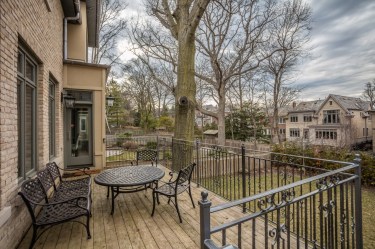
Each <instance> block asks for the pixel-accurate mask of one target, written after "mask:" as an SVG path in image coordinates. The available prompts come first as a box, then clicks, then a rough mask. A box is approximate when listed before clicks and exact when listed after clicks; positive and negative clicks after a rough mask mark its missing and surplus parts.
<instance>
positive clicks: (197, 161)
mask: <svg viewBox="0 0 375 249" xmlns="http://www.w3.org/2000/svg"><path fill="white" fill-rule="evenodd" d="M199 144H200V143H199V139H198V138H197V139H196V140H195V147H196V157H197V160H196V164H197V166H196V167H195V168H196V172H197V187H198V188H199V186H200V182H201V179H200V174H199V170H200V165H199Z"/></svg>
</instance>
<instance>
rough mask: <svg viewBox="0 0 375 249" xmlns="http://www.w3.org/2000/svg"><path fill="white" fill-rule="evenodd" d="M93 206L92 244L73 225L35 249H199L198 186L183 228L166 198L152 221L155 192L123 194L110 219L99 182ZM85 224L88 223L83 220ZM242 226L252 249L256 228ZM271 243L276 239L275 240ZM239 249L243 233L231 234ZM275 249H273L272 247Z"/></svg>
mask: <svg viewBox="0 0 375 249" xmlns="http://www.w3.org/2000/svg"><path fill="white" fill-rule="evenodd" d="M92 187H93V204H92V218H91V220H90V222H91V223H90V227H91V228H90V229H91V235H92V238H91V239H89V240H87V239H86V231H85V229H84V227H83V226H82V225H81V224H78V223H76V222H69V223H65V224H62V225H58V226H55V227H53V228H51V229H49V230H47V231H46V232H45V233H44V234H43V235H42V236H41V237H40V238H39V240H38V241H37V242H36V245H35V247H34V248H45V249H49V248H69V249H72V248H132V249H138V248H162V249H167V248H199V247H200V234H199V227H200V225H199V206H198V204H197V202H198V200H199V199H200V193H201V191H202V190H203V188H197V187H196V186H195V185H194V188H193V199H194V201H195V203H196V208H195V209H194V208H193V207H192V204H191V202H190V199H189V196H188V194H187V193H183V194H182V195H180V196H179V197H180V199H179V207H180V211H181V215H182V219H183V223H179V220H178V216H177V212H176V210H175V208H174V206H173V204H171V205H169V204H167V199H166V198H165V197H160V205H158V206H157V207H156V212H155V215H154V217H151V211H152V195H151V193H152V192H151V190H148V191H147V192H145V191H142V192H137V193H130V194H121V195H119V196H118V197H117V199H116V200H115V205H116V206H115V213H114V215H113V216H112V215H110V209H111V207H110V199H107V198H106V188H105V187H102V186H98V185H96V184H95V183H94V182H93V185H92ZM209 199H210V200H211V201H212V203H213V205H217V204H220V203H223V202H225V201H224V200H223V199H221V198H220V197H218V196H216V195H214V194H212V193H209ZM242 216H243V213H242V212H241V209H240V208H237V207H236V208H232V209H229V210H226V211H223V212H219V213H214V214H213V215H212V216H211V222H212V224H213V225H218V224H221V223H223V222H228V221H230V220H234V219H236V218H239V217H242ZM82 221H83V219H82ZM247 223H248V224H246V223H245V224H243V226H242V238H243V239H242V248H251V247H252V241H251V239H252V236H251V235H250V233H251V224H249V222H247ZM261 223H262V222H260V221H257V224H256V230H257V231H261V232H257V233H256V236H255V238H256V248H266V247H265V246H264V235H263V231H264V225H263V224H261ZM31 230H32V229H30V230H29V231H28V233H27V235H26V236H25V238H24V239H23V241H22V242H21V243H20V245H19V248H22V249H23V248H28V246H29V243H30V241H31ZM213 238H214V240H215V241H216V243H217V245H220V243H221V234H217V235H215V236H213ZM269 240H270V241H271V240H272V238H269ZM230 242H234V243H237V228H234V229H233V230H232V229H229V230H228V231H227V243H230ZM269 247H270V245H269Z"/></svg>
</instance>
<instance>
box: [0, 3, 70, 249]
mask: <svg viewBox="0 0 375 249" xmlns="http://www.w3.org/2000/svg"><path fill="white" fill-rule="evenodd" d="M48 3H49V5H50V6H49V7H50V9H51V11H49V10H48V8H47V5H46V1H44V0H23V1H10V0H2V1H1V4H0V61H1V63H0V75H1V78H0V84H1V85H0V108H1V110H0V112H1V113H0V114H1V115H0V137H1V142H0V183H1V185H0V197H1V198H0V248H15V247H16V246H17V244H18V242H19V241H20V240H21V238H22V236H23V234H24V233H25V232H26V231H27V229H28V228H29V226H30V224H31V219H30V217H29V214H28V213H27V210H26V207H25V205H24V204H23V202H22V200H21V198H20V197H19V196H18V195H17V192H18V191H19V187H20V183H21V182H20V181H19V179H18V167H17V165H18V126H17V122H18V121H17V119H18V115H17V55H18V47H19V44H22V45H23V47H25V50H26V52H28V53H30V54H31V55H32V57H34V58H35V59H36V60H37V64H38V71H37V72H38V75H37V90H36V91H37V93H36V95H37V99H36V105H37V113H36V115H37V119H36V120H37V123H36V125H37V133H36V137H37V145H38V146H37V148H36V149H37V150H36V160H37V164H36V166H37V167H39V168H41V167H44V165H45V164H46V163H47V162H48V161H49V160H50V158H49V126H48V103H49V101H48V100H49V99H48V95H49V79H50V77H53V78H54V80H55V81H56V83H57V85H56V92H55V95H56V101H55V103H56V106H55V112H56V121H55V122H56V123H55V124H56V157H55V158H53V159H51V160H54V161H56V162H58V163H61V161H62V155H63V144H62V108H61V103H60V101H59V100H60V98H59V97H60V92H61V90H62V82H63V70H62V69H63V55H62V47H63V36H62V33H63V21H62V20H63V18H64V16H63V11H62V7H61V3H60V1H48Z"/></svg>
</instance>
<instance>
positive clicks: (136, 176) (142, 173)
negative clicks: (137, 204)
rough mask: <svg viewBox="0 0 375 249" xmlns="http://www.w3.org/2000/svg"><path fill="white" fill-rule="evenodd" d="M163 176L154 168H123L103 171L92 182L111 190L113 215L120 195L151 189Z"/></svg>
mask: <svg viewBox="0 0 375 249" xmlns="http://www.w3.org/2000/svg"><path fill="white" fill-rule="evenodd" d="M164 174H165V173H164V171H163V170H161V169H159V168H157V167H155V166H149V165H139V166H125V167H120V168H114V169H107V170H104V171H103V172H101V173H100V174H98V175H97V176H95V178H94V181H95V183H96V184H99V185H102V186H106V187H109V188H111V199H112V209H111V214H113V212H114V209H115V205H114V204H115V198H116V197H117V196H118V195H119V194H120V193H133V192H137V191H142V190H145V189H147V188H151V187H152V183H155V184H156V185H157V181H158V180H160V179H161V178H162V177H163V176H164ZM108 194H109V193H108ZM108 194H107V198H108Z"/></svg>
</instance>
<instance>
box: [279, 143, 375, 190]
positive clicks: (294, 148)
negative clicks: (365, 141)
mask: <svg viewBox="0 0 375 249" xmlns="http://www.w3.org/2000/svg"><path fill="white" fill-rule="evenodd" d="M272 151H273V152H276V153H282V154H288V155H299V156H301V155H303V156H305V157H312V158H321V159H327V160H334V161H344V162H353V160H354V158H355V154H356V153H355V152H353V151H349V149H347V148H337V147H332V146H305V149H302V147H301V144H300V143H293V142H291V143H290V142H289V143H284V144H281V145H278V144H276V145H274V146H273V148H272ZM360 155H361V159H362V161H361V165H362V184H364V185H366V186H375V158H374V156H373V155H372V154H371V153H366V152H362V153H360ZM284 158H285V157H284ZM273 159H274V160H280V159H281V161H282V160H283V157H282V156H278V155H274V157H273ZM298 160H299V159H298V158H288V162H289V163H296V164H300V162H299V161H298ZM304 162H305V164H306V165H308V166H312V167H316V168H321V169H329V170H332V169H337V168H338V167H339V166H340V165H338V164H336V163H330V162H324V161H319V160H305V161H304Z"/></svg>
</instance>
